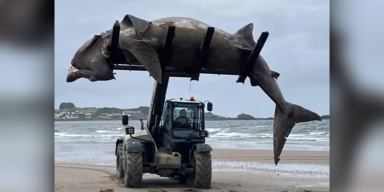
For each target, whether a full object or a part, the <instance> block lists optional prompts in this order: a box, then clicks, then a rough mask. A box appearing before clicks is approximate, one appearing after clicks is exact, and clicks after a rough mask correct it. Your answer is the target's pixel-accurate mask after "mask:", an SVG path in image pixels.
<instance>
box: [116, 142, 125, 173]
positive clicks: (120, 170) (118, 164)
mask: <svg viewBox="0 0 384 192" xmlns="http://www.w3.org/2000/svg"><path fill="white" fill-rule="evenodd" d="M122 149H123V144H119V145H118V146H117V155H116V177H117V178H119V179H122V178H124V169H123V162H122V158H121V157H120V152H121V150H122Z"/></svg>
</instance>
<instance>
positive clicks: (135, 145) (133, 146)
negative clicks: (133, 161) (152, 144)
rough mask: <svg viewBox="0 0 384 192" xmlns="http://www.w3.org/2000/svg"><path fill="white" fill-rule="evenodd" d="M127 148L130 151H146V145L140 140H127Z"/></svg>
mask: <svg viewBox="0 0 384 192" xmlns="http://www.w3.org/2000/svg"><path fill="white" fill-rule="evenodd" d="M125 150H126V151H127V152H128V153H141V152H143V151H144V146H143V144H141V143H140V142H135V141H133V142H127V144H125Z"/></svg>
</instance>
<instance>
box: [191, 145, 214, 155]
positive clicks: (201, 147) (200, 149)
mask: <svg viewBox="0 0 384 192" xmlns="http://www.w3.org/2000/svg"><path fill="white" fill-rule="evenodd" d="M194 148H196V152H198V153H204V152H211V151H212V147H211V146H210V145H208V144H206V143H198V144H196V145H195V146H194Z"/></svg>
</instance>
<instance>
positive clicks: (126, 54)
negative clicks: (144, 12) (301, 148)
mask: <svg viewBox="0 0 384 192" xmlns="http://www.w3.org/2000/svg"><path fill="white" fill-rule="evenodd" d="M120 25H121V28H120V38H119V41H118V47H119V52H118V55H117V56H116V59H115V61H114V63H120V64H135V65H142V66H144V67H145V69H146V70H147V71H148V72H149V73H150V75H151V76H152V77H153V78H154V79H155V80H156V81H157V82H158V83H162V81H163V75H164V74H163V70H162V69H161V64H160V60H159V57H158V56H159V54H161V51H162V45H163V43H164V41H165V37H166V34H167V28H168V26H175V27H176V28H177V30H176V32H175V37H174V38H173V43H172V57H171V58H170V61H169V62H168V63H167V66H168V67H173V68H179V69H183V68H191V67H193V65H195V64H196V63H195V62H193V60H194V57H195V52H196V49H198V47H199V46H200V45H201V40H202V39H203V38H204V35H205V32H206V31H207V28H208V27H209V25H208V24H205V23H203V22H201V21H197V20H195V19H191V18H183V17H168V18H161V19H157V20H153V21H146V20H144V19H140V18H137V17H134V16H132V15H126V16H125V17H124V19H123V20H122V21H121V22H120ZM252 31H253V24H252V23H250V24H247V25H245V26H244V27H243V28H241V29H239V30H238V31H237V32H236V33H234V34H230V33H227V32H225V31H223V30H220V29H216V30H215V32H214V34H213V37H212V41H211V44H210V46H209V54H208V56H207V60H206V62H205V64H204V68H207V69H212V70H215V71H220V72H222V73H228V72H231V73H238V72H239V71H240V70H241V68H242V67H243V64H244V62H245V59H244V56H243V54H244V53H245V52H249V51H251V50H253V49H254V47H255V46H256V42H255V40H254V38H253V35H252ZM111 37H112V30H108V31H105V32H103V33H101V34H100V35H95V36H94V37H93V38H92V39H91V40H88V41H87V42H86V43H85V44H84V45H83V46H82V47H81V48H80V49H79V50H78V51H77V52H76V54H75V55H74V57H73V59H72V66H71V68H70V70H69V73H68V76H67V82H73V81H76V80H77V79H79V78H87V79H89V80H90V81H108V80H112V79H115V76H114V74H113V69H112V68H111V67H110V66H109V62H110V61H108V58H109V57H110V52H109V49H108V45H109V43H110V41H111ZM278 76H279V73H277V72H274V71H272V70H271V69H270V68H269V66H268V64H267V63H266V61H265V60H264V58H263V57H262V56H261V55H259V56H258V57H257V59H256V60H255V62H254V63H253V65H252V69H250V72H249V73H248V77H249V79H250V82H251V85H252V86H259V87H260V88H261V89H262V90H263V91H264V92H265V93H266V94H267V95H268V96H269V97H270V98H271V100H273V102H274V103H275V104H276V109H275V115H274V124H273V134H274V139H273V146H274V158H275V164H276V165H277V163H278V162H279V160H280V158H279V156H280V154H281V152H282V150H283V147H284V145H285V142H286V138H287V137H288V136H289V134H290V132H291V130H292V128H293V127H294V125H295V124H296V123H299V122H308V121H313V120H321V117H320V116H319V115H318V114H317V113H315V112H312V111H310V110H308V109H305V108H303V107H301V106H299V105H295V104H291V103H289V102H287V101H286V100H285V99H284V97H283V94H282V93H281V90H280V88H279V86H278V84H277V82H276V80H275V79H277V77H278Z"/></svg>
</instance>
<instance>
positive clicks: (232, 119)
mask: <svg viewBox="0 0 384 192" xmlns="http://www.w3.org/2000/svg"><path fill="white" fill-rule="evenodd" d="M321 118H322V119H323V120H326V119H330V116H329V115H323V116H321ZM120 120H121V118H120V119H118V118H116V119H55V121H69V122H70V121H120ZM130 120H131V121H139V120H140V119H137V118H130ZM146 120H147V118H143V121H146ZM262 120H273V117H268V118H254V119H238V118H216V119H215V118H206V119H205V121H262Z"/></svg>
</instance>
